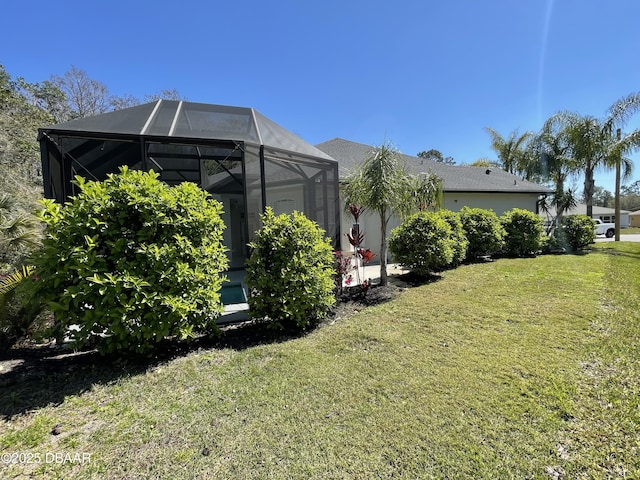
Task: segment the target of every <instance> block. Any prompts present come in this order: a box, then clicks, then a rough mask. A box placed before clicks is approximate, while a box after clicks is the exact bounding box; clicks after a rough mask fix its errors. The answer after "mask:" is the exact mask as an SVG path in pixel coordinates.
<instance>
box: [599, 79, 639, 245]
mask: <svg viewBox="0 0 640 480" xmlns="http://www.w3.org/2000/svg"><path fill="white" fill-rule="evenodd" d="M639 110H640V92H638V93H632V94H630V95H627V96H626V97H623V98H621V99H619V100H617V101H616V102H614V103H613V105H611V107H609V115H608V117H607V119H606V121H605V128H606V129H607V130H608V132H609V133H610V134H611V135H612V136H613V132H614V130H615V136H616V141H615V142H614V143H613V144H612V145H611V148H610V152H609V155H608V161H607V163H608V165H611V164H613V165H615V169H616V191H615V211H616V213H615V216H616V217H615V218H616V224H617V225H620V180H621V178H620V170H621V163H622V162H623V155H624V154H628V153H631V152H632V151H635V150H637V149H638V148H640V129H635V130H633V131H632V132H629V133H625V134H624V135H623V134H622V129H623V128H624V127H625V125H626V124H627V122H628V120H629V118H631V117H632V116H633V115H634V114H635V113H637V112H638V111H639ZM615 240H616V242H618V241H620V229H619V228H616V237H615Z"/></svg>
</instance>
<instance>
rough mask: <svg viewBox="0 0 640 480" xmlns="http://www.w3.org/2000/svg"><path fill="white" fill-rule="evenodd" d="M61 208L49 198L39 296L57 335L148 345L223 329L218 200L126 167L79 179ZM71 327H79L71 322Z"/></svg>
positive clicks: (103, 346) (104, 346)
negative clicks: (100, 177) (88, 179)
mask: <svg viewBox="0 0 640 480" xmlns="http://www.w3.org/2000/svg"><path fill="white" fill-rule="evenodd" d="M75 182H76V185H78V187H79V188H80V193H79V194H78V195H77V196H76V197H73V198H72V199H71V201H70V202H67V203H66V204H65V205H64V206H63V205H59V204H56V203H54V202H53V201H51V200H45V201H44V206H45V209H44V211H42V212H41V215H40V216H41V218H42V220H43V221H44V222H45V223H46V230H45V240H44V241H43V249H42V251H41V252H40V253H39V254H37V255H36V256H35V258H34V264H35V266H36V268H37V275H38V277H39V279H38V280H37V281H36V282H35V284H34V285H35V287H36V290H37V292H36V295H38V296H39V297H40V298H41V299H43V300H44V302H45V303H46V305H48V306H49V308H50V310H51V312H52V313H53V315H54V318H55V324H56V332H55V333H56V336H57V337H58V339H60V338H61V337H62V336H63V335H68V336H70V338H71V339H72V340H74V341H75V342H76V344H77V345H78V346H83V345H85V344H87V343H90V342H93V341H97V339H98V338H100V341H99V342H98V348H99V349H100V351H101V352H114V351H127V350H128V351H135V352H145V351H148V350H150V349H152V348H153V346H154V344H156V343H157V342H159V341H161V340H162V339H164V338H166V337H180V338H182V339H188V338H191V337H193V336H194V335H195V334H196V333H208V334H215V333H217V332H218V331H219V330H218V327H217V326H216V324H215V320H216V318H218V317H219V315H220V313H221V312H222V310H223V306H222V302H221V300H220V288H221V284H222V281H223V280H224V277H223V275H222V274H221V273H222V272H223V271H224V270H226V268H227V263H228V262H227V257H226V254H225V250H226V249H225V247H224V246H223V244H222V233H223V229H224V228H225V226H224V223H223V221H222V219H221V218H220V214H221V212H222V205H221V204H220V203H219V202H217V201H215V200H213V199H211V197H210V195H209V194H208V193H207V192H205V191H203V190H202V189H200V188H198V187H197V186H196V185H195V184H193V183H183V184H181V185H178V186H176V187H169V186H167V185H166V184H164V183H162V182H160V181H159V180H158V174H156V173H155V172H148V173H145V172H141V171H131V170H128V169H127V168H126V167H123V168H121V170H120V173H119V174H112V175H109V177H108V178H107V180H105V181H104V182H93V181H91V182H85V181H84V180H83V179H82V178H81V177H76V180H75ZM71 326H73V328H71V329H70V328H69V327H71Z"/></svg>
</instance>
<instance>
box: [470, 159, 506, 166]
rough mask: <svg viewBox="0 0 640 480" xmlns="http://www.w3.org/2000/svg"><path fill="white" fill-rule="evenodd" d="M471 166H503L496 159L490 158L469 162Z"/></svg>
mask: <svg viewBox="0 0 640 480" xmlns="http://www.w3.org/2000/svg"><path fill="white" fill-rule="evenodd" d="M469 166H470V167H484V168H489V167H490V168H502V166H501V165H500V162H496V161H495V160H489V159H488V158H479V159H477V160H476V161H475V162H471V163H470V164H469Z"/></svg>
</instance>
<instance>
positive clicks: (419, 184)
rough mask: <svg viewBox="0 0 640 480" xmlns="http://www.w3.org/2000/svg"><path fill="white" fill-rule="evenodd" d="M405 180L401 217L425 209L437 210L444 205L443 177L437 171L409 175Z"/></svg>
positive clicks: (400, 209)
mask: <svg viewBox="0 0 640 480" xmlns="http://www.w3.org/2000/svg"><path fill="white" fill-rule="evenodd" d="M405 181H406V184H405V188H404V195H405V201H403V202H401V204H400V206H399V211H398V214H399V215H400V217H401V218H403V219H404V218H407V217H408V216H410V215H413V214H414V213H416V212H421V211H425V210H431V211H436V210H438V209H439V208H441V207H442V201H443V189H442V178H440V177H439V176H437V175H436V174H435V173H421V174H418V175H415V176H413V175H407V177H406V179H405Z"/></svg>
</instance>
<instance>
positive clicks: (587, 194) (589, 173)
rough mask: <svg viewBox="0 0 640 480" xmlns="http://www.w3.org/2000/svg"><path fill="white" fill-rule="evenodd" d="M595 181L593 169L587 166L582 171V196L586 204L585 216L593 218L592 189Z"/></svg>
mask: <svg viewBox="0 0 640 480" xmlns="http://www.w3.org/2000/svg"><path fill="white" fill-rule="evenodd" d="M594 186H595V181H594V179H593V170H592V169H590V168H587V169H586V170H585V172H584V198H585V200H586V204H587V217H589V218H593V189H594Z"/></svg>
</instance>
